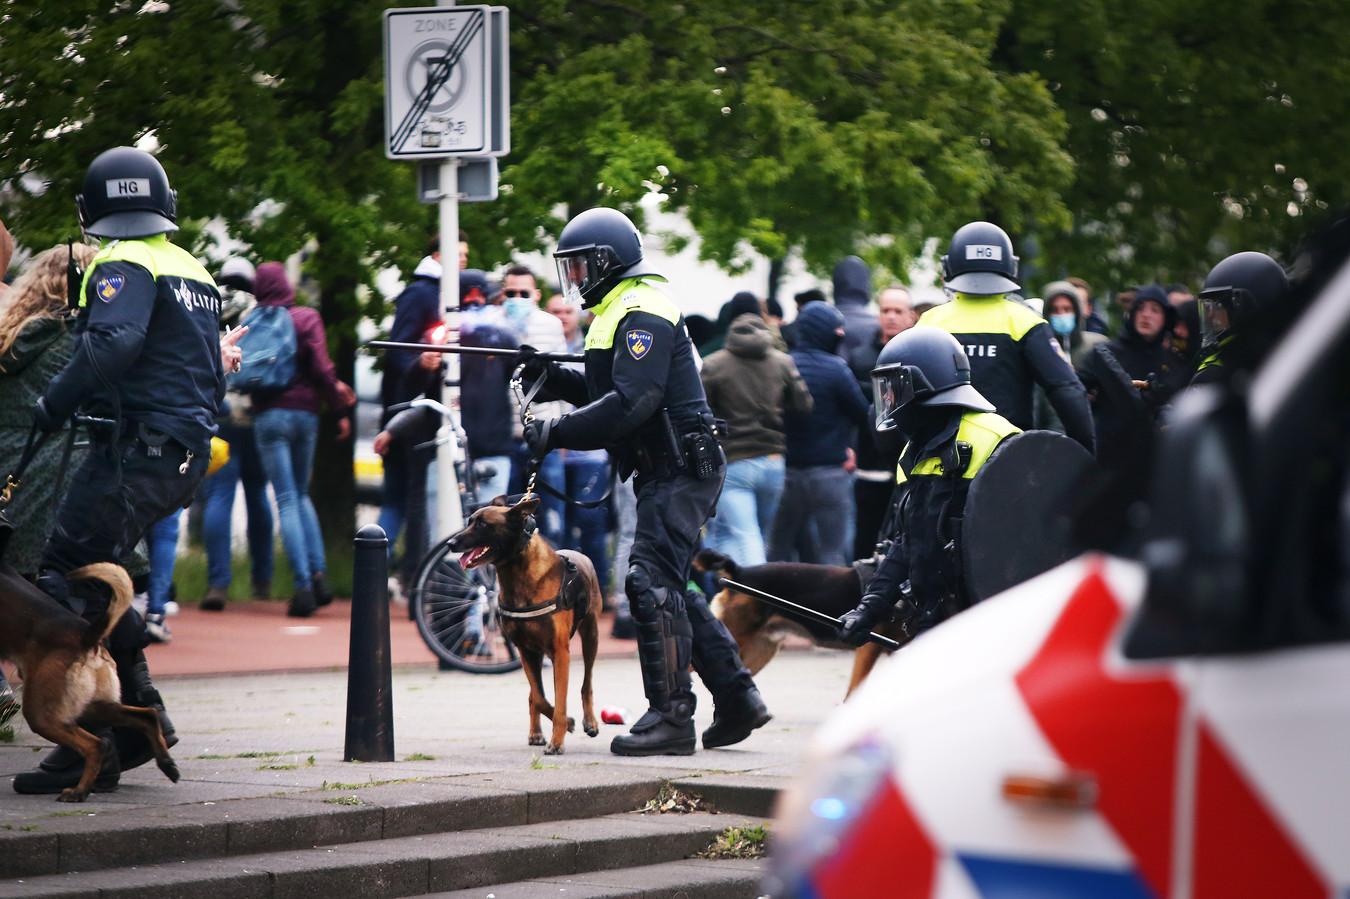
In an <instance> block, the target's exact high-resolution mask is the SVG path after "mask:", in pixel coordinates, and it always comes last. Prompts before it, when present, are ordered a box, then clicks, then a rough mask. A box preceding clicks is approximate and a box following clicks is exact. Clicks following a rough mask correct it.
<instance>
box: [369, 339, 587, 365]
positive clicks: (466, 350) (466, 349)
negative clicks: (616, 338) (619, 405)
mask: <svg viewBox="0 0 1350 899" xmlns="http://www.w3.org/2000/svg"><path fill="white" fill-rule="evenodd" d="M366 346H368V347H370V348H371V349H376V350H416V351H417V352H419V353H455V354H456V355H459V356H515V355H517V354H518V353H519V352H520V350H509V349H504V348H500V347H490V346H454V345H446V344H443V343H400V342H399V341H396V340H372V341H371V342H370V343H368V344H366ZM532 355H533V356H534V358H536V359H543V360H544V361H546V362H585V361H586V357H585V356H583V355H582V354H581V353H533V354H532Z"/></svg>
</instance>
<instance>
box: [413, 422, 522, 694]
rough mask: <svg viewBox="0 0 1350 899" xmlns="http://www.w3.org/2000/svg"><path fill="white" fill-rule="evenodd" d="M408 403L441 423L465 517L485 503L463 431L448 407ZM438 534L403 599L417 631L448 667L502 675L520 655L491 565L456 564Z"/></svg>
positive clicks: (447, 540) (515, 666)
mask: <svg viewBox="0 0 1350 899" xmlns="http://www.w3.org/2000/svg"><path fill="white" fill-rule="evenodd" d="M407 406H408V407H410V408H411V407H421V408H427V409H431V410H432V411H434V412H436V413H438V414H439V415H440V416H441V419H442V421H443V422H445V428H444V429H443V431H444V433H443V434H438V435H437V438H436V440H435V441H434V442H435V443H436V444H440V443H442V442H448V444H449V446H450V447H451V450H452V453H453V457H454V468H455V483H456V484H458V485H459V494H460V502H461V508H462V510H463V513H464V518H465V519H468V517H469V516H470V515H472V514H473V513H474V512H475V511H476V510H477V509H479V508H481V507H482V506H485V505H487V502H486V501H483V500H481V499H480V498H479V496H478V478H479V476H480V473H481V472H480V470H479V467H478V465H477V464H475V463H474V462H473V461H472V459H470V458H469V456H468V453H467V450H466V449H465V446H466V442H467V441H466V438H465V435H464V431H463V429H462V428H460V427H459V425H458V424H456V423H455V420H454V418H453V417H452V416H451V415H450V410H449V409H448V408H446V407H445V406H444V405H442V404H441V403H438V402H436V401H435V400H431V399H426V398H425V397H423V398H419V399H415V400H413V401H412V402H411V403H408V404H407ZM451 536H453V535H446V536H445V537H442V538H441V539H440V540H439V541H438V542H437V543H436V545H434V546H432V548H431V550H430V551H429V552H428V553H427V554H426V556H425V557H424V558H423V559H422V564H421V565H420V566H418V569H417V575H416V577H415V578H414V579H413V585H412V590H411V592H410V593H409V597H408V602H409V606H410V609H411V615H412V618H413V620H414V621H415V622H417V631H418V633H419V634H420V635H421V637H422V640H423V641H424V642H425V643H426V644H427V647H428V648H430V649H431V651H432V652H433V653H434V654H435V655H436V657H437V658H438V659H440V660H441V661H443V662H444V663H445V664H446V665H448V666H450V667H451V668H455V669H458V670H460V671H468V672H470V673H472V674H504V673H506V672H508V671H515V670H516V669H518V668H519V667H520V655H519V654H518V653H517V652H516V648H515V647H514V646H512V645H511V643H510V641H509V640H507V639H506V636H505V634H504V633H503V632H502V627H501V623H502V619H501V615H500V614H499V612H498V606H497V597H498V593H499V589H498V586H497V575H496V573H495V572H494V571H493V570H492V569H491V567H490V566H485V567H482V568H474V569H470V570H469V571H465V570H464V569H462V568H460V567H459V560H458V558H457V557H458V553H456V552H454V551H453V550H451V549H450V545H449V544H450V537H451Z"/></svg>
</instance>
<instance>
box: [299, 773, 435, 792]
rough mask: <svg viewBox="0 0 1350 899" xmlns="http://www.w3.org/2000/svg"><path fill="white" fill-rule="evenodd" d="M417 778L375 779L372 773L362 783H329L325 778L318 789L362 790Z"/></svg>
mask: <svg viewBox="0 0 1350 899" xmlns="http://www.w3.org/2000/svg"><path fill="white" fill-rule="evenodd" d="M417 780H420V778H416V777H407V778H403V779H402V780H376V779H375V776H374V775H373V774H372V775H371V777H370V781H369V782H368V783H363V784H344V783H338V782H337V781H334V782H332V783H329V782H328V781H326V780H325V781H324V782H323V783H321V784H319V789H320V790H362V789H365V788H366V787H382V786H384V785H385V784H401V783H413V782H415V781H417Z"/></svg>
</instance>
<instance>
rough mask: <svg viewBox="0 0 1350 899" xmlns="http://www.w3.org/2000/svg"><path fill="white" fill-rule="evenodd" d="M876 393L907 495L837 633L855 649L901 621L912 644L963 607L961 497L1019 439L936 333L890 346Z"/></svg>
mask: <svg viewBox="0 0 1350 899" xmlns="http://www.w3.org/2000/svg"><path fill="white" fill-rule="evenodd" d="M872 386H873V394H874V400H875V409H876V421H875V425H874V426H875V428H876V430H877V432H878V434H879V435H882V436H883V437H887V436H891V435H895V434H898V435H899V436H900V437H902V438H903V439H904V440H906V441H907V443H906V444H905V449H904V452H903V453H902V454H901V456H900V465H899V468H898V470H897V473H896V478H897V480H898V481H899V482H900V484H902V485H903V486H904V488H905V489H904V495H903V497H902V498H901V500H900V509H899V526H898V527H897V528H896V533H897V537H896V539H895V540H894V542H892V543H891V545H890V548H889V549H888V550H887V552H886V556H885V558H884V559H883V560H882V562H881V564H880V565H878V566H877V572H876V574H875V575H874V576H873V577H872V579H871V580H870V581H869V582H868V583H867V593H866V595H864V596H863V598H862V601H861V602H860V603H859V604H858V607H857V608H856V609H854V610H853V611H851V612H847V613H845V615H844V616H843V619H842V624H841V626H840V628H839V639H841V640H843V641H844V642H846V643H850V644H852V645H855V646H861V645H862V644H863V643H865V642H866V641H867V634H868V632H869V631H870V630H871V629H872V627H873V625H875V624H876V623H877V622H878V621H882V620H890V619H891V618H892V617H895V616H898V617H899V618H900V619H901V621H902V623H903V625H904V627H905V630H906V632H907V633H909V634H910V635H916V634H918V633H921V632H922V631H925V630H927V629H929V628H931V627H933V626H934V625H936V624H937V623H938V622H940V621H943V620H944V619H946V618H948V617H950V616H951V615H953V614H955V613H956V612H958V611H960V610H961V609H964V608H965V607H966V606H967V605H968V602H967V599H966V597H965V596H964V593H963V590H962V588H961V584H960V582H959V577H958V571H959V568H960V560H959V559H958V558H957V555H958V551H959V549H958V548H959V545H960V525H961V513H962V511H963V510H964V508H965V503H966V494H967V493H968V492H969V490H970V483H971V481H972V480H973V479H974V477H975V475H976V474H977V473H978V472H979V470H980V468H981V466H983V465H984V463H985V462H986V461H988V459H989V457H990V456H991V455H992V454H993V452H994V450H995V449H997V448H998V446H999V444H1000V443H1002V442H1003V440H1004V439H1005V438H1007V437H1010V436H1012V435H1013V434H1017V433H1020V430H1019V429H1018V428H1017V427H1016V426H1014V425H1013V424H1012V423H1011V422H1009V421H1008V420H1007V419H1005V418H1003V417H1002V416H1001V415H998V414H996V413H995V412H994V406H993V404H992V403H990V402H989V401H988V400H987V399H985V398H984V396H983V395H981V393H980V392H979V391H978V390H976V389H975V388H974V387H973V386H972V385H971V364H970V360H969V359H968V358H967V356H966V353H965V351H964V350H963V348H962V346H961V344H960V343H959V342H958V341H957V339H956V338H955V337H954V336H952V335H951V334H949V333H947V332H946V331H944V330H942V329H941V328H935V327H932V326H930V325H916V326H914V327H913V328H910V329H909V330H908V331H903V332H901V333H900V334H897V335H896V336H895V337H893V338H891V340H890V342H889V343H887V344H886V346H885V348H884V349H882V351H881V353H880V354H879V355H878V356H877V364H876V367H875V368H874V369H872Z"/></svg>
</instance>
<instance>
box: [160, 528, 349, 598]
mask: <svg viewBox="0 0 1350 899" xmlns="http://www.w3.org/2000/svg"><path fill="white" fill-rule="evenodd" d="M324 543H325V545H324V551H325V553H326V554H327V566H328V567H327V570H326V571H325V574H326V575H327V576H328V587H329V589H330V590H332V591H333V593H334V594H335V595H337V596H351V595H352V562H353V553H354V551H355V548H354V547H353V546H351V545H336V544H330V543H328V542H327V541H325V542H324ZM173 584H174V590H175V591H176V593H177V597H178V602H179V603H181V604H184V605H186V604H187V603H197V602H200V601H201V599H202V597H204V596H205V595H206V588H207V587H208V586H210V584H209V582H208V581H207V577H206V547H204V546H203V545H202V544H201V542H200V540H199V539H191V538H190V540H189V543H188V545H187V547H186V548H185V549H184V550H183V551H182V552H180V553H179V554H178V558H177V560H176V561H175V563H174V569H173ZM294 592H295V579H294V577H293V576H292V575H291V566H290V565H289V564H288V563H287V561H286V550H285V548H283V546H282V544H281V534H280V532H279V531H278V533H277V536H276V539H275V540H274V541H273V547H272V598H273V601H276V602H283V601H288V600H289V599H290V597H291V594H292V593H294ZM252 598H253V575H252V573H251V571H250V570H249V558H248V551H247V550H244V551H242V552H236V553H234V554H233V556H232V557H231V558H230V589H229V592H228V594H227V599H229V600H231V601H238V602H245V601H248V600H251V599H252Z"/></svg>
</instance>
